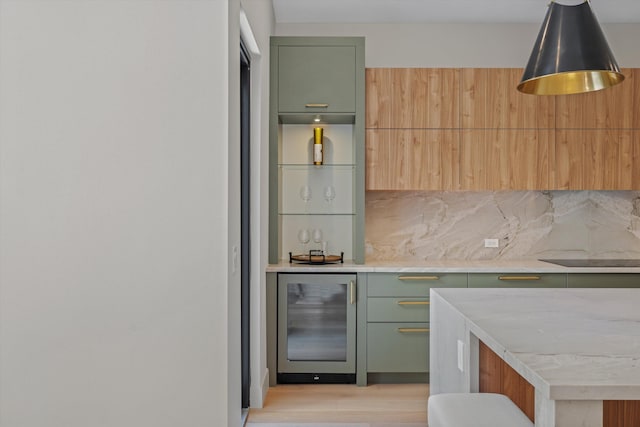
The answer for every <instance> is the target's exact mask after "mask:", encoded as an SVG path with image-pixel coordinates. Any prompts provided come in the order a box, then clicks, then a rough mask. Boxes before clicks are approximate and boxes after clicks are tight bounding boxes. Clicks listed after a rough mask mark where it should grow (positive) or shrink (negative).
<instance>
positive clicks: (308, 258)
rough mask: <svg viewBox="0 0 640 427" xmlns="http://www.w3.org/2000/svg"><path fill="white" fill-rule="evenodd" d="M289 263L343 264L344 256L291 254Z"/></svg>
mask: <svg viewBox="0 0 640 427" xmlns="http://www.w3.org/2000/svg"><path fill="white" fill-rule="evenodd" d="M289 261H290V262H293V261H297V262H301V263H308V264H330V263H335V262H343V258H342V255H313V254H312V255H309V254H300V255H292V254H289Z"/></svg>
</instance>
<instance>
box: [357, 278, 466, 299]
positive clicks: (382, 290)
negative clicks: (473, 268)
mask: <svg viewBox="0 0 640 427" xmlns="http://www.w3.org/2000/svg"><path fill="white" fill-rule="evenodd" d="M446 287H448V288H466V287H467V274H466V273H443V274H440V273H404V274H398V273H369V274H368V275H367V292H368V295H369V296H371V297H428V296H429V289H431V288H446Z"/></svg>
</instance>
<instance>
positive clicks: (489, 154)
mask: <svg viewBox="0 0 640 427" xmlns="http://www.w3.org/2000/svg"><path fill="white" fill-rule="evenodd" d="M553 142H554V133H553V131H550V130H535V129H487V130H480V129H477V130H463V131H462V136H461V141H460V171H461V174H462V176H461V178H460V187H461V188H462V189H465V190H536V189H548V188H549V184H550V183H549V176H550V173H551V169H552V168H551V169H550V165H553V163H554V154H555V153H554V151H553V150H552V147H553Z"/></svg>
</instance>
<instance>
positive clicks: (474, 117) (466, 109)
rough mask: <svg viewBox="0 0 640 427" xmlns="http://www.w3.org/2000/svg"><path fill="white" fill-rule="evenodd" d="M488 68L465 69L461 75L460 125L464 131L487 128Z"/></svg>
mask: <svg viewBox="0 0 640 427" xmlns="http://www.w3.org/2000/svg"><path fill="white" fill-rule="evenodd" d="M488 74H489V69H488V68H465V69H463V70H462V72H461V74H460V125H461V126H462V128H464V129H484V128H485V127H487V120H486V112H487V81H488V80H489V77H488Z"/></svg>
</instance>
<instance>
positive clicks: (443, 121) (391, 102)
mask: <svg viewBox="0 0 640 427" xmlns="http://www.w3.org/2000/svg"><path fill="white" fill-rule="evenodd" d="M459 75H460V70H458V69H454V68H369V69H367V73H366V85H367V111H366V127H367V128H386V129H452V128H458V127H459V123H460V121H459V117H460V103H459V86H460V78H459Z"/></svg>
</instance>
